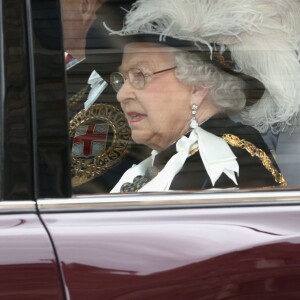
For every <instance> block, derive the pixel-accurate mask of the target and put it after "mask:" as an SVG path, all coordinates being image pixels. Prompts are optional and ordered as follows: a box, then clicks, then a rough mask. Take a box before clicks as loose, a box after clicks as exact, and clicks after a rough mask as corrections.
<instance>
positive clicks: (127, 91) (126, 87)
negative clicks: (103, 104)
mask: <svg viewBox="0 0 300 300" xmlns="http://www.w3.org/2000/svg"><path fill="white" fill-rule="evenodd" d="M132 90H133V88H132V86H131V84H130V83H129V81H128V80H125V81H124V83H123V85H122V87H121V88H120V89H119V91H118V93H117V100H118V101H119V102H120V103H121V102H126V101H128V100H130V99H131V98H132Z"/></svg>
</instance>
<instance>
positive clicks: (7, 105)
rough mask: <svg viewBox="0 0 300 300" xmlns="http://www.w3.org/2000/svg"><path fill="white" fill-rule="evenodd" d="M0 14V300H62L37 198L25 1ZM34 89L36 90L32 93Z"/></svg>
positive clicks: (3, 7)
mask: <svg viewBox="0 0 300 300" xmlns="http://www.w3.org/2000/svg"><path fill="white" fill-rule="evenodd" d="M0 4H1V9H0V30H1V35H0V76H1V81H0V91H1V96H0V97H1V102H0V116H1V117H0V120H1V121H0V123H1V126H0V131H1V132H0V157H1V162H0V164H1V171H0V282H1V284H0V299H5V300H17V299H20V300H21V299H22V300H24V299H28V300H33V299H49V300H50V299H61V300H62V299H65V295H64V294H65V293H64V286H63V282H62V280H61V273H60V267H59V264H58V263H57V259H56V253H55V250H54V248H53V246H52V242H51V239H50V237H49V235H48V232H47V230H46V229H45V227H44V225H43V222H42V220H41V219H40V217H39V214H38V211H37V208H36V201H35V200H36V199H37V195H38V194H39V189H38V187H37V186H36V178H37V177H36V176H37V175H36V160H35V158H34V156H33V153H34V152H35V151H34V149H35V148H36V146H35V145H36V142H35V137H36V135H35V132H34V130H33V128H34V127H35V122H33V120H34V117H33V115H34V111H35V109H34V106H33V105H32V103H35V93H36V88H37V85H36V82H35V80H37V81H39V82H40V81H44V82H46V81H47V78H46V77H45V78H41V77H38V76H36V74H35V72H34V67H33V66H34V63H33V61H34V60H33V57H34V53H33V52H32V50H33V46H32V43H33V39H32V34H31V3H30V1H14V0H13V1H6V0H3V1H2V0H1V1H0ZM37 89H38V88H37Z"/></svg>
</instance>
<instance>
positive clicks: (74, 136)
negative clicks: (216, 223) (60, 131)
mask: <svg viewBox="0 0 300 300" xmlns="http://www.w3.org/2000/svg"><path fill="white" fill-rule="evenodd" d="M156 2H157V3H156ZM173 2H174V1H173ZM173 2H170V1H168V2H163V3H161V2H160V1H159V0H153V1H152V2H151V5H149V1H146V0H144V1H143V0H142V1H138V2H137V3H135V4H134V6H133V7H132V3H134V2H133V1H109V0H108V1H105V2H103V1H102V2H101V1H99V2H97V1H95V3H94V2H93V4H90V5H91V7H90V9H89V10H87V9H86V7H83V6H82V5H80V4H78V5H77V4H74V1H69V0H62V16H63V25H64V41H65V60H66V61H65V63H66V72H67V80H68V105H69V110H70V138H71V149H70V151H71V153H72V175H73V179H72V184H73V189H74V193H75V194H99V193H131V192H151V191H155V192H156V191H174V190H188V191H201V190H208V189H233V190H239V189H261V188H267V189H269V188H272V189H273V188H285V187H289V186H291V185H298V184H299V180H300V176H299V174H298V169H297V167H294V168H292V166H296V163H295V162H297V161H299V159H298V157H297V154H296V152H294V153H295V154H294V155H295V156H294V157H293V161H294V163H289V162H288V161H287V157H288V156H292V155H293V154H292V152H293V151H295V148H297V146H296V147H295V146H290V147H289V146H288V147H287V144H290V145H292V143H293V141H295V139H296V138H297V136H298V133H297V130H296V129H297V127H298V123H299V121H298V119H297V114H298V106H299V105H298V101H299V100H298V99H300V97H299V96H300V95H299V91H300V87H299V84H300V80H299V78H298V76H300V72H299V62H298V55H297V53H298V52H297V47H298V43H297V42H294V41H295V37H296V36H299V34H298V33H297V28H296V26H292V25H290V24H296V23H297V22H298V19H299V12H300V8H299V4H298V3H296V2H295V1H293V0H289V1H286V2H285V3H282V2H281V1H280V2H279V1H274V2H272V3H270V2H266V3H265V5H260V4H258V3H256V2H253V5H252V6H245V3H239V2H237V3H233V4H230V5H231V6H232V7H230V9H228V8H227V7H224V6H219V5H217V2H213V1H211V2H210V1H208V2H203V1H199V2H198V1H186V2H184V7H180V6H181V5H183V2H182V1H177V0H176V1H175V2H176V5H173V4H174V3H173ZM177 2H178V3H177ZM158 8H159V9H158ZM179 11H180V12H181V13H180V14H179V13H178V12H179ZM213 11H214V12H216V11H218V13H219V14H218V15H219V17H218V18H217V19H216V18H215V14H213V13H211V12H213ZM270 11H272V14H270V13H269V12H270ZM170 12H173V13H172V14H170ZM199 15H205V18H200V19H199V18H197V16H199ZM195 20H198V21H195ZM228 20H232V22H229V21H228ZM293 20H294V23H293ZM287 28H288V29H287ZM297 34H298V35H297ZM279 49H281V50H279ZM282 49H285V50H284V51H283V50H282ZM281 62H282V63H281ZM283 83H284V84H283ZM292 132H293V134H291V133H292ZM287 137H288V139H289V142H287ZM298 144H299V143H298ZM298 144H297V145H298ZM282 145H284V147H283V146H282ZM289 164H290V166H288V165H289ZM291 165H292V166H291Z"/></svg>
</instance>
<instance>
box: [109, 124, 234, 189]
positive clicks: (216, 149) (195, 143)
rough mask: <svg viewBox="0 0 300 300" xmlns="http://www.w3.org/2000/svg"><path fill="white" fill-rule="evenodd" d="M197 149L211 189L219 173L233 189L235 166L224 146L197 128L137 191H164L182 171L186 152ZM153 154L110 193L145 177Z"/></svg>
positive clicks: (226, 145) (132, 169) (228, 148)
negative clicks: (137, 177)
mask: <svg viewBox="0 0 300 300" xmlns="http://www.w3.org/2000/svg"><path fill="white" fill-rule="evenodd" d="M197 147H198V148H199V155H200V157H201V158H202V161H203V164H204V167H205V169H206V171H207V174H208V175H209V177H210V180H211V182H212V185H213V186H214V185H215V183H216V181H217V180H218V178H219V177H220V176H221V174H222V173H225V174H226V175H227V176H228V177H229V178H230V179H231V180H232V181H233V182H234V183H235V184H236V185H237V181H236V177H235V173H237V174H239V165H238V163H237V161H236V157H235V155H234V154H233V152H232V150H231V149H230V147H229V146H228V144H227V143H226V142H225V141H224V140H223V139H222V138H220V137H218V136H216V135H214V134H212V133H209V132H207V131H206V130H204V129H202V128H201V127H197V128H195V129H193V130H192V131H191V134H190V136H189V137H186V136H183V137H181V138H180V139H179V140H178V141H177V143H176V151H177V153H175V154H174V155H173V156H172V157H171V158H170V159H169V161H168V162H167V164H166V165H165V167H164V168H163V169H162V170H161V171H160V172H159V173H158V175H157V176H156V177H154V178H153V179H152V180H151V181H149V182H148V183H147V184H145V185H144V186H143V187H142V188H141V189H140V190H139V191H140V192H153V191H156V192H159V191H168V190H169V188H170V186H171V183H172V181H173V178H174V177H175V175H176V174H177V173H179V171H180V170H181V169H182V167H183V165H184V163H185V161H186V159H187V158H188V156H189V155H190V152H191V151H192V150H194V149H195V148H197ZM157 154H158V152H157V151H155V150H153V151H152V153H151V156H150V157H148V158H147V159H145V160H143V161H142V162H141V163H139V164H138V165H133V166H132V168H130V169H128V170H127V171H126V172H125V173H124V175H123V176H122V177H121V179H120V180H119V182H118V183H117V184H116V185H115V187H114V188H113V189H112V190H111V193H119V192H120V188H121V186H122V185H123V184H124V183H125V182H132V181H133V179H134V177H136V176H138V175H145V172H146V170H147V169H148V168H149V167H151V166H152V165H153V162H154V158H155V156H156V155H157ZM199 186H200V184H199Z"/></svg>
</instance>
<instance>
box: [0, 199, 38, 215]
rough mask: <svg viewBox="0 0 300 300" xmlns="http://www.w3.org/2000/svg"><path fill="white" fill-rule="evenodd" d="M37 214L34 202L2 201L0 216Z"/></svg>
mask: <svg viewBox="0 0 300 300" xmlns="http://www.w3.org/2000/svg"><path fill="white" fill-rule="evenodd" d="M3 213H5V214H19V213H36V203H35V202H34V201H17V200H15V201H0V214H3Z"/></svg>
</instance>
